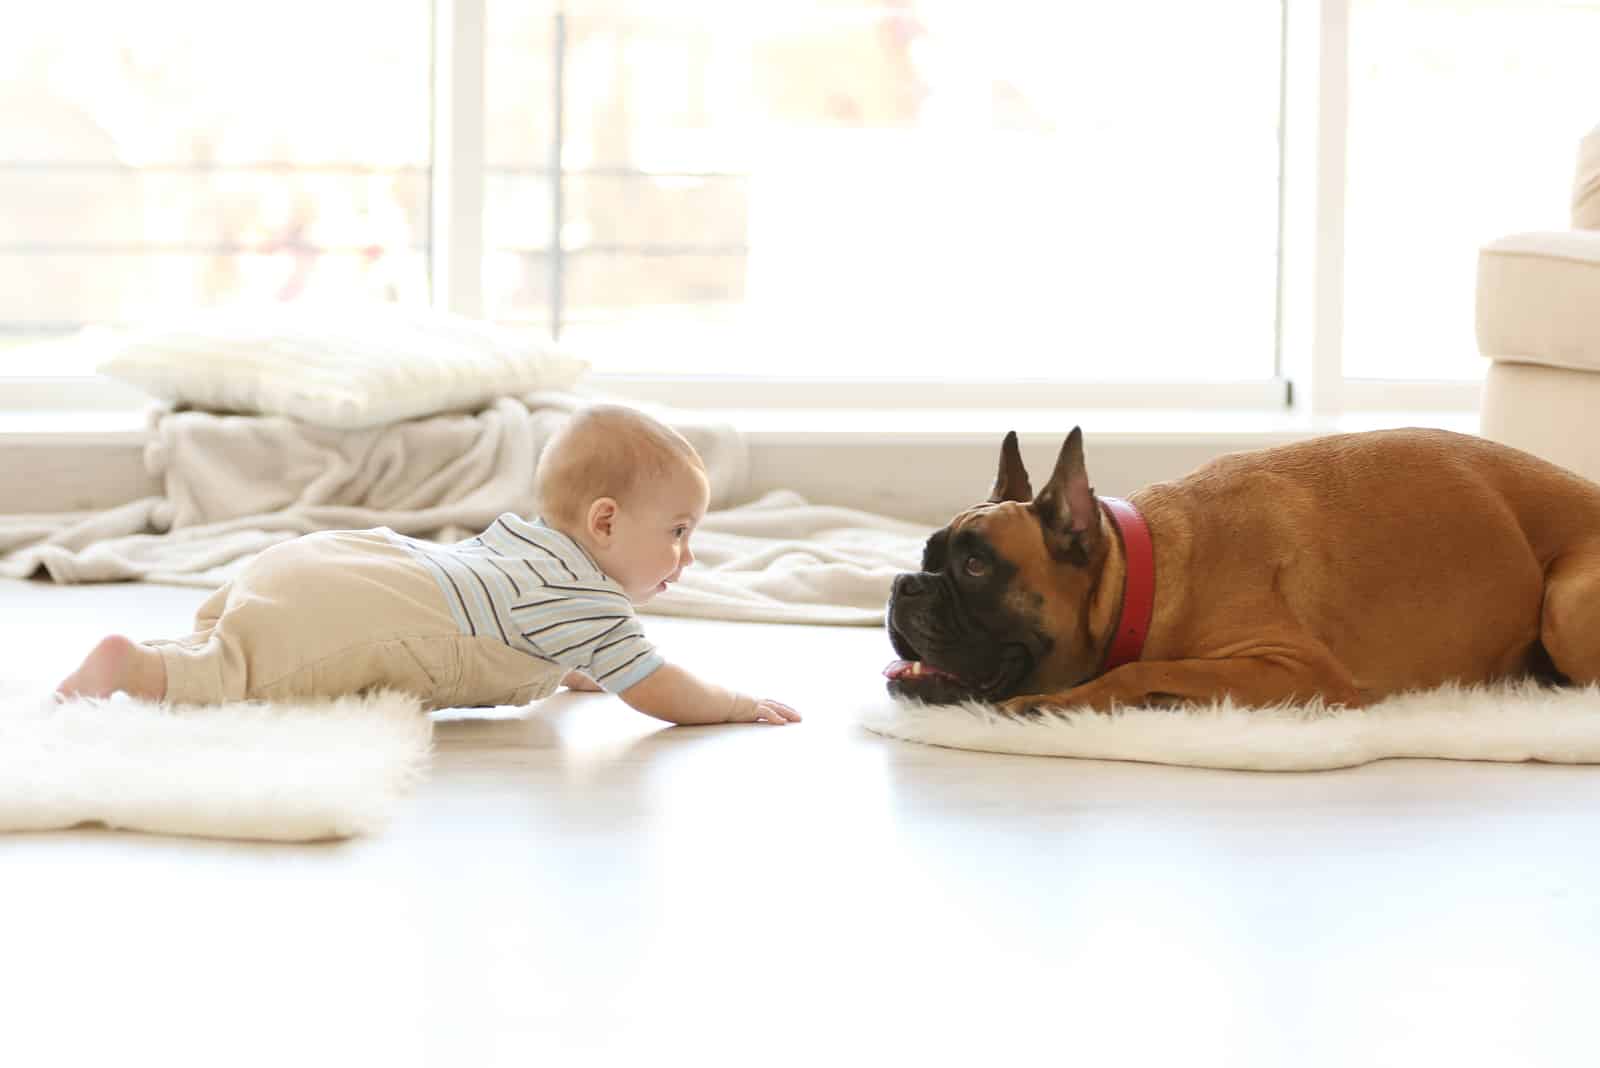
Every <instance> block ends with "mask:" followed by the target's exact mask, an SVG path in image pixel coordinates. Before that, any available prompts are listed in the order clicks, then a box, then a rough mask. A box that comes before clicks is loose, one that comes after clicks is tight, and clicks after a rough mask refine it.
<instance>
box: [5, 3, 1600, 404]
mask: <svg viewBox="0 0 1600 1068" xmlns="http://www.w3.org/2000/svg"><path fill="white" fill-rule="evenodd" d="M1308 25H1309V26H1310V27H1311V29H1310V32H1311V34H1312V35H1313V36H1316V35H1318V34H1319V33H1320V35H1321V38H1322V39H1323V40H1324V41H1332V42H1336V44H1337V50H1336V51H1332V52H1330V51H1327V50H1325V51H1324V52H1323V53H1321V58H1320V62H1321V64H1322V70H1321V72H1320V73H1319V74H1317V75H1315V76H1313V77H1312V78H1311V79H1310V81H1311V83H1312V89H1311V93H1312V95H1313V96H1315V97H1316V99H1310V100H1308V99H1304V98H1303V97H1304V93H1303V92H1302V91H1301V90H1300V89H1297V88H1296V87H1297V86H1298V85H1302V83H1303V80H1302V79H1298V78H1297V73H1298V68H1297V64H1299V63H1301V62H1302V61H1304V60H1305V58H1306V56H1307V55H1309V56H1311V57H1312V58H1313V59H1316V58H1317V56H1318V52H1317V50H1316V49H1315V48H1312V49H1311V50H1310V52H1309V53H1308V52H1306V51H1304V50H1302V49H1299V48H1298V47H1297V46H1296V44H1295V42H1296V41H1298V40H1302V39H1303V37H1304V35H1305V33H1306V32H1307V31H1306V27H1307V26H1308ZM1297 34H1298V35H1300V36H1297ZM1346 42H1347V43H1348V49H1347V51H1346V50H1345V45H1346ZM1286 44H1287V45H1289V47H1288V48H1287V51H1286V48H1285V46H1286ZM1286 54H1287V56H1288V57H1289V58H1288V59H1287V60H1286V58H1285V56H1286ZM1597 54H1600V0H1576V2H1574V0H1228V2H1226V3H1220V4H1197V3H1193V2H1191V0H1131V2H1128V3H1119V4H1049V3H1039V2H1037V0H990V2H986V3H972V2H970V0H785V2H772V3H766V2H762V3H751V2H749V0H685V2H684V3H681V4H671V5H666V4H654V3H650V4H646V3H641V2H629V0H605V2H600V0H569V2H566V3H557V2H553V0H339V2H337V3H328V2H325V0H318V2H315V3H313V2H310V0H285V2H282V3H278V4H275V5H271V6H270V7H261V6H259V5H245V4H238V3H228V2H220V3H219V2H216V0H209V2H202V0H147V2H145V3H141V4H135V5H122V6H110V5H104V4H102V3H99V2H98V0H55V2H53V3H52V4H49V5H44V6H41V7H37V8H30V9H28V11H27V12H26V14H23V13H21V12H20V11H17V12H14V11H12V10H10V9H7V10H6V12H5V13H4V14H0V63H3V67H0V70H3V71H4V72H5V74H4V75H0V79H3V80H0V378H3V377H4V376H7V375H13V376H15V375H22V376H28V375H39V374H64V373H65V374H72V373H85V372H87V371H88V370H89V369H88V368H84V367H70V366H63V365H61V364H59V363H52V364H51V365H50V366H49V367H41V366H39V365H38V362H37V361H38V359H39V358H38V357H36V356H32V355H21V354H29V353H33V352H35V351H36V350H34V349H32V348H26V347H20V346H19V343H21V342H25V341H29V340H33V339H36V338H41V337H49V336H54V335H62V334H66V333H68V332H70V331H73V330H76V329H77V328H79V327H81V326H83V325H87V324H94V323H109V324H125V323H137V322H139V321H141V320H145V319H149V318H151V317H155V316H160V315H163V314H166V313H169V312H173V311H178V310H181V309H185V308H190V307H196V306H210V305H217V304H223V303H236V302H241V301H243V302H252V303H257V304H263V305H270V304H273V303H280V302H288V301H300V300H315V299H331V300H374V299H375V300H387V301H399V302H406V303H414V304H427V303H432V304H434V305H437V306H442V307H452V308H454V309H456V310H461V311H466V312H469V313H472V314H482V315H484V316H486V317H488V318H492V319H495V320H497V321H501V322H505V323H512V324H519V325H522V326H525V327H527V328H529V329H536V330H551V331H556V332H559V334H560V335H561V337H562V338H563V340H565V341H567V342H569V343H570V344H572V345H573V346H574V347H576V348H578V349H580V350H581V351H582V352H583V353H584V354H585V355H587V356H589V357H590V358H591V359H592V360H593V362H594V364H595V365H596V368H597V370H598V371H600V372H602V373H605V374H611V375H635V376H637V375H667V376H683V375H688V376H696V377H697V378H701V379H703V378H704V377H706V376H713V377H715V376H724V377H735V378H757V379H761V378H779V379H785V380H789V381H791V382H792V381H793V380H794V379H853V380H861V379H875V380H889V381H891V382H892V381H899V380H907V379H931V380H937V381H950V380H971V381H977V382H984V381H987V382H991V383H1006V382H1019V381H1020V382H1030V383H1041V382H1042V383H1050V382H1055V383H1060V384H1061V386H1062V388H1063V389H1064V390H1066V392H1055V393H1051V392H1049V391H1045V392H1041V393H1039V394H1038V396H1042V397H1058V398H1066V399H1071V400H1072V401H1073V402H1074V403H1077V402H1078V400H1079V397H1080V394H1079V393H1076V392H1073V389H1074V387H1076V386H1089V385H1092V386H1093V387H1094V389H1086V390H1084V391H1083V393H1082V394H1081V396H1083V397H1092V398H1097V399H1101V400H1106V402H1107V403H1116V402H1122V403H1128V404H1130V405H1135V404H1143V403H1148V402H1149V398H1150V397H1152V396H1163V397H1165V398H1166V399H1167V400H1168V401H1171V402H1175V403H1197V404H1206V403H1212V404H1222V403H1229V404H1235V405H1236V404H1238V403H1239V402H1240V401H1241V399H1244V400H1245V401H1248V402H1249V403H1257V404H1261V405H1278V406H1281V405H1283V404H1284V403H1285V400H1286V398H1287V397H1288V396H1289V395H1290V394H1289V391H1287V390H1285V389H1284V388H1282V383H1283V380H1285V379H1289V380H1294V379H1296V377H1297V376H1305V375H1307V374H1308V373H1309V374H1311V375H1316V376H1322V377H1324V378H1326V377H1329V376H1331V377H1332V378H1334V379H1337V378H1339V376H1341V375H1342V376H1348V377H1349V378H1352V379H1354V378H1380V379H1388V380H1396V379H1424V380H1445V379H1459V378H1463V377H1468V378H1470V377H1472V376H1473V375H1475V374H1477V373H1480V369H1479V367H1478V364H1477V362H1476V361H1474V360H1473V359H1472V358H1471V354H1472V351H1473V340H1472V320H1473V315H1472V298H1473V293H1472V286H1473V276H1474V269H1475V259H1476V250H1477V247H1478V246H1479V245H1480V244H1481V243H1483V242H1484V241H1486V240H1489V239H1491V238H1493V237H1495V236H1498V235H1499V234H1502V233H1506V232H1509V231H1513V230H1518V229H1534V228H1543V227H1561V226H1564V225H1566V223H1565V219H1566V205H1567V197H1568V187H1569V184H1570V181H1571V174H1572V159H1573V154H1574V150H1575V146H1576V142H1577V139H1578V137H1579V136H1580V135H1581V134H1582V133H1583V132H1584V131H1585V130H1587V129H1589V128H1590V127H1592V126H1593V125H1594V124H1595V122H1596V121H1600V63H1597V62H1595V61H1594V56H1596V55H1597ZM1329 64H1335V66H1329ZM1285 130H1288V131H1290V132H1291V136H1290V138H1289V140H1288V142H1287V144H1288V145H1289V146H1291V147H1292V146H1293V145H1295V144H1299V145H1301V146H1304V145H1311V146H1313V148H1314V150H1315V151H1314V152H1313V155H1316V156H1317V157H1318V158H1319V159H1320V161H1321V162H1320V164H1317V165H1318V166H1320V167H1321V168H1322V169H1321V171H1320V172H1317V171H1315V170H1313V173H1315V174H1317V182H1313V183H1312V184H1313V185H1318V184H1319V183H1320V188H1321V190H1322V192H1321V193H1319V194H1317V196H1316V197H1313V198H1311V199H1309V200H1308V199H1306V198H1304V197H1298V198H1297V197H1296V196H1295V195H1293V190H1292V189H1291V186H1293V185H1294V183H1295V181H1297V178H1296V175H1300V174H1301V172H1300V171H1297V169H1296V168H1297V167H1300V166H1301V163H1300V162H1297V161H1299V160H1301V159H1302V158H1303V157H1302V156H1296V155H1294V154H1293V153H1291V154H1288V155H1286V154H1285V153H1286V147H1285V146H1286V141H1285V139H1284V132H1285ZM1296 130H1298V131H1300V136H1299V138H1298V140H1297V139H1296V138H1295V136H1294V133H1293V131H1296ZM1302 176H1303V175H1302ZM1286 182H1287V183H1289V184H1288V185H1286ZM1300 188H1303V183H1302V185H1301V186H1300ZM1330 189H1336V190H1337V191H1338V192H1339V194H1340V195H1339V196H1336V197H1332V198H1330V197H1329V196H1328V192H1327V191H1328V190H1330ZM462 191H465V192H466V193H467V194H468V195H460V194H461V193H462ZM1319 198H1320V199H1319ZM1307 233H1309V234H1311V235H1312V237H1311V240H1312V241H1313V242H1314V243H1317V244H1318V245H1319V246H1320V247H1322V248H1323V249H1325V250H1326V249H1332V251H1333V253H1334V255H1332V256H1331V257H1329V256H1322V257H1320V258H1319V257H1318V256H1316V255H1311V256H1308V255H1305V254H1304V253H1303V250H1302V247H1301V246H1302V245H1303V242H1301V241H1300V240H1299V238H1298V237H1297V236H1296V235H1303V234H1307ZM1329 264H1335V265H1340V266H1341V267H1342V270H1340V271H1329V270H1324V269H1322V268H1325V267H1327V265H1329ZM1319 265H1320V266H1319ZM1319 272H1320V273H1319ZM1313 275H1316V276H1317V277H1316V278H1313V277H1312V276H1313ZM1329 276H1332V277H1334V278H1337V279H1339V280H1340V281H1341V282H1342V284H1334V285H1331V286H1330V285H1329V284H1327V282H1326V278H1327V277H1329ZM445 278H448V279H449V280H450V281H449V284H448V286H446V285H444V284H442V283H441V279H445ZM1308 279H1309V281H1308ZM1318 279H1320V280H1318ZM1305 294H1311V296H1310V297H1309V298H1306V299H1303V298H1304V295H1305ZM1307 299H1309V301H1310V310H1311V312H1314V313H1321V314H1323V315H1324V316H1332V317H1333V319H1334V321H1336V322H1338V323H1339V324H1340V325H1341V329H1340V330H1336V331H1332V332H1329V331H1326V330H1324V331H1321V332H1317V331H1303V330H1301V329H1300V328H1299V327H1298V326H1297V325H1296V324H1297V323H1299V322H1300V321H1301V319H1303V318H1304V312H1305V307H1304V305H1306V300H1307ZM1286 323H1288V324H1289V326H1288V327H1286V325H1285V324H1286ZM1313 337H1314V338H1317V339H1322V340H1315V341H1308V340H1307V339H1308V338H1313ZM1329 338H1331V339H1333V340H1331V341H1328V340H1326V339H1329ZM8 345H9V346H13V347H10V348H9V349H8V348H7V346H8ZM1302 349H1303V350H1304V352H1302V351H1301V350H1302ZM8 353H9V355H8ZM1307 354H1310V355H1309V357H1307ZM1308 358H1309V363H1308ZM1308 367H1309V368H1310V371H1309V372H1308ZM1141 383H1142V384H1143V385H1141ZM1149 383H1164V384H1167V385H1169V386H1176V387H1178V388H1176V389H1171V390H1168V391H1167V392H1166V393H1164V394H1162V393H1160V392H1159V391H1156V392H1154V393H1152V392H1151V391H1150V390H1149V389H1148V384H1149ZM1119 384H1122V385H1126V386H1128V387H1129V389H1128V390H1127V391H1125V392H1121V393H1119V392H1118V388H1119ZM1239 384H1244V386H1245V387H1248V388H1245V389H1242V390H1241V389H1239V388H1236V387H1238V386H1239ZM1324 392H1325V393H1329V391H1324ZM880 395H885V396H894V394H893V393H889V394H880ZM914 395H915V394H907V396H914ZM1302 395H1303V394H1302ZM1329 395H1331V393H1329ZM1366 395H1371V394H1366ZM1464 395H1465V394H1463V393H1462V392H1460V390H1459V389H1458V390H1457V391H1456V392H1454V393H1448V392H1447V391H1446V392H1441V393H1440V394H1439V396H1448V397H1451V398H1455V399H1457V400H1459V398H1461V397H1462V396H1464ZM984 396H988V397H991V398H992V399H995V400H996V401H997V402H998V403H1002V404H1004V403H1007V395H1006V394H1003V393H988V394H984ZM1012 396H1015V394H1013V395H1012ZM1346 396H1347V397H1351V396H1354V397H1358V398H1359V397H1360V396H1363V394H1361V393H1360V392H1359V391H1357V392H1354V393H1347V394H1346ZM1407 396H1408V397H1413V396H1415V397H1421V396H1423V394H1421V393H1417V394H1408V395H1407ZM951 399H952V398H950V397H948V396H947V397H945V398H944V403H949V402H950V400H951Z"/></svg>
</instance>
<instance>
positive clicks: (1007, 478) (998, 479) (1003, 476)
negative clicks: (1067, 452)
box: [989, 430, 1033, 504]
mask: <svg viewBox="0 0 1600 1068" xmlns="http://www.w3.org/2000/svg"><path fill="white" fill-rule="evenodd" d="M1031 500H1033V485H1032V483H1030V482H1029V481H1028V471H1027V469H1026V468H1025V467H1023V466H1022V452H1021V451H1020V450H1019V449H1018V448H1017V432H1016V431H1015V430H1012V431H1009V432H1008V433H1007V434H1006V440H1005V441H1003V442H1001V443H1000V471H999V473H998V474H996V475H995V476H994V488H993V489H991V490H990V491H989V501H990V503H991V504H998V503H1000V502H1001V501H1022V502H1023V503H1027V502H1028V501H1031Z"/></svg>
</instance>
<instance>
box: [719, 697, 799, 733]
mask: <svg viewBox="0 0 1600 1068" xmlns="http://www.w3.org/2000/svg"><path fill="white" fill-rule="evenodd" d="M729 722H732V723H775V724H777V725H779V726H782V725H784V724H785V723H799V722H800V713H798V712H796V711H795V710H794V709H792V708H790V707H789V706H788V705H786V704H784V703H783V702H782V701H773V700H771V699H770V698H766V697H746V696H745V695H744V694H740V695H739V696H738V698H736V699H735V700H734V702H733V719H732V720H730V721H729Z"/></svg>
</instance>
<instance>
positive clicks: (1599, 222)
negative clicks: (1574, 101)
mask: <svg viewBox="0 0 1600 1068" xmlns="http://www.w3.org/2000/svg"><path fill="white" fill-rule="evenodd" d="M1572 225H1573V226H1574V227H1576V228H1577V229H1579V230H1600V126H1596V127H1595V128H1594V129H1592V130H1590V131H1589V133H1588V135H1587V136H1585V137H1584V139H1583V140H1582V141H1580V142H1578V177H1577V179H1576V180H1574V181H1573V183H1572Z"/></svg>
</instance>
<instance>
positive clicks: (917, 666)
mask: <svg viewBox="0 0 1600 1068" xmlns="http://www.w3.org/2000/svg"><path fill="white" fill-rule="evenodd" d="M883 674H884V677H885V678H890V679H919V678H927V677H929V676H932V677H933V678H939V679H951V680H954V681H959V680H957V678H956V676H955V675H952V674H950V672H948V671H940V670H939V669H938V668H936V667H929V666H928V665H927V664H924V663H923V662H922V661H920V660H896V661H893V662H892V663H890V664H889V666H888V667H886V668H884V669H883Z"/></svg>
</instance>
